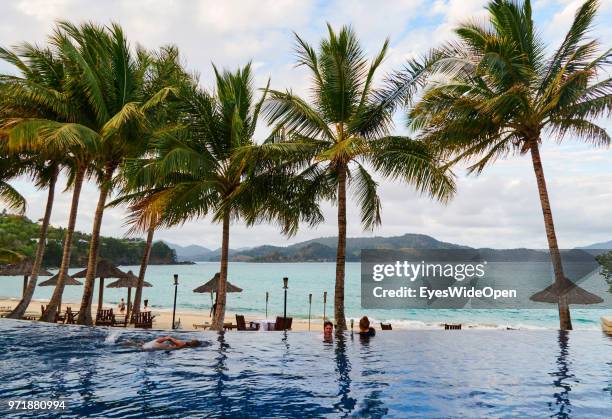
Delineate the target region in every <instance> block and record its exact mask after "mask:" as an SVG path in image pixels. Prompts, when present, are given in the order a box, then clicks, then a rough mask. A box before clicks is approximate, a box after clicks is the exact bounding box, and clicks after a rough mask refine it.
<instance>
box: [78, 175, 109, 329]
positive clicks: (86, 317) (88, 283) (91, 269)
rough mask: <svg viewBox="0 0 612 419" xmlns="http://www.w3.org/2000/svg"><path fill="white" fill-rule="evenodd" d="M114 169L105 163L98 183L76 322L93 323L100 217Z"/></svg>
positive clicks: (102, 214)
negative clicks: (92, 310)
mask: <svg viewBox="0 0 612 419" xmlns="http://www.w3.org/2000/svg"><path fill="white" fill-rule="evenodd" d="M114 171H115V165H113V164H107V165H106V166H105V168H104V178H103V179H102V184H101V185H100V195H99V196H98V205H97V206H96V213H95V215H94V221H93V230H92V232H91V241H90V242H89V255H88V257H87V274H86V275H85V286H84V288H83V297H82V298H81V307H80V308H79V315H78V317H77V324H84V325H88V326H91V325H93V319H92V317H91V300H92V298H93V289H94V282H95V279H96V268H97V265H98V253H99V248H100V227H101V226H102V217H103V216H104V206H105V205H106V198H107V197H108V192H109V190H110V187H111V186H110V181H111V179H112V177H113V172H114Z"/></svg>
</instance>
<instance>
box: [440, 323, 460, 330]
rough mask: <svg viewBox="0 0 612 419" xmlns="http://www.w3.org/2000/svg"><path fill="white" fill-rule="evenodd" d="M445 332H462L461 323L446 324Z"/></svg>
mask: <svg viewBox="0 0 612 419" xmlns="http://www.w3.org/2000/svg"><path fill="white" fill-rule="evenodd" d="M444 330H461V323H444Z"/></svg>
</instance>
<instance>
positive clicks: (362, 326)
mask: <svg viewBox="0 0 612 419" xmlns="http://www.w3.org/2000/svg"><path fill="white" fill-rule="evenodd" d="M374 335H376V330H374V328H373V327H370V319H368V316H363V317H362V318H361V319H360V320H359V336H362V337H364V338H369V337H372V336H374Z"/></svg>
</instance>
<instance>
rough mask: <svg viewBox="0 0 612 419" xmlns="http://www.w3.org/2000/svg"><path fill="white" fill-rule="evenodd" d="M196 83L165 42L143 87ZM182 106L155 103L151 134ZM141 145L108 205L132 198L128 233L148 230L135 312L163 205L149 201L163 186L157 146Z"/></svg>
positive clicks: (151, 89)
mask: <svg viewBox="0 0 612 419" xmlns="http://www.w3.org/2000/svg"><path fill="white" fill-rule="evenodd" d="M193 83H194V79H193V76H192V75H190V74H188V73H187V72H186V71H185V70H184V68H183V67H182V65H181V63H180V56H179V51H178V49H177V48H176V47H174V46H166V47H163V48H162V49H161V50H160V51H159V52H157V53H153V54H152V65H151V68H150V71H149V74H148V77H147V79H146V83H145V84H144V88H143V89H144V91H145V92H150V93H151V94H152V93H154V92H157V91H159V90H160V89H163V88H165V87H166V86H168V85H172V86H174V87H175V88H176V89H177V91H178V90H181V89H183V90H184V89H186V88H188V87H189V86H190V85H192V84H193ZM180 108H181V104H180V101H177V100H169V101H167V102H165V103H164V105H163V106H158V107H156V108H155V109H154V110H153V112H151V113H150V114H149V115H148V116H149V121H150V123H151V126H152V135H151V137H152V138H155V136H156V134H157V133H164V132H166V131H167V130H168V129H169V128H170V127H175V126H176V124H177V123H178V119H179V117H180ZM142 146H143V152H142V153H140V154H142V155H143V157H140V158H133V157H131V158H126V159H125V160H124V163H123V165H122V166H121V170H120V173H119V175H118V176H117V183H119V184H121V196H120V197H119V198H117V199H115V200H114V201H113V202H111V203H109V204H108V206H116V205H119V204H122V203H125V202H129V203H130V207H129V210H130V213H131V214H132V215H131V216H130V217H129V219H128V224H129V225H130V226H131V228H130V230H129V232H128V234H133V233H142V232H146V241H145V247H144V250H143V255H142V259H141V263H140V270H139V273H138V285H137V286H136V292H135V294H134V302H133V304H132V310H131V311H130V312H131V313H132V314H137V313H139V312H140V303H141V300H142V289H143V286H144V279H145V274H146V271H147V266H148V263H149V257H150V254H151V248H152V246H153V237H154V234H155V230H156V228H157V226H158V225H159V224H160V218H159V217H160V216H161V208H162V207H161V204H162V201H156V203H157V205H151V206H149V205H148V203H149V202H154V200H153V199H152V196H151V195H152V194H151V191H155V190H156V188H158V187H159V186H160V185H158V184H156V183H155V179H157V174H155V173H151V167H153V170H154V168H155V164H154V162H155V157H156V155H157V149H156V148H155V147H154V144H153V143H151V142H149V141H147V142H146V143H144V142H143V144H142ZM145 149H146V150H145ZM153 195H154V192H153Z"/></svg>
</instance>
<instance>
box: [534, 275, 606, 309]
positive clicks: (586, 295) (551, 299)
mask: <svg viewBox="0 0 612 419" xmlns="http://www.w3.org/2000/svg"><path fill="white" fill-rule="evenodd" d="M561 295H567V303H568V304H599V303H602V302H603V299H602V298H600V297H598V296H597V295H595V294H592V293H590V292H588V291H587V290H585V289H583V288H581V287H579V286H578V285H576V284H574V283H573V282H572V281H570V280H569V279H567V278H566V279H565V281H564V282H563V283H562V284H561V285H560V286H557V284H555V283H553V284H551V285H549V286H548V287H546V288H544V289H543V290H542V291H539V292H536V293H535V294H533V295H532V296H531V297H529V299H530V300H531V301H536V302H539V303H554V304H556V303H558V302H559V296H561Z"/></svg>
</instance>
